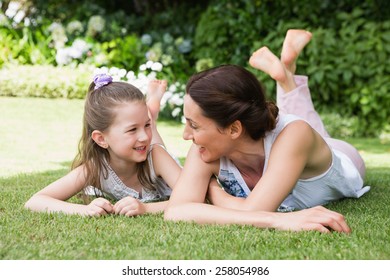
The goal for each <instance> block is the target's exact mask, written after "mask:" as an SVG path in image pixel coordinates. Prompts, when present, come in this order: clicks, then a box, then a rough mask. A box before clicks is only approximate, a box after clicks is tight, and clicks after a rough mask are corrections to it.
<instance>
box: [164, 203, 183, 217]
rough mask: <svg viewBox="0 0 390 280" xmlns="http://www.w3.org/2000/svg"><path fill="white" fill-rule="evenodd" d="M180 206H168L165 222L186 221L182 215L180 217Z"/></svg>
mask: <svg viewBox="0 0 390 280" xmlns="http://www.w3.org/2000/svg"><path fill="white" fill-rule="evenodd" d="M179 208H180V206H178V205H168V206H167V208H165V211H164V220H165V221H183V220H185V219H184V217H182V215H180V213H181V211H180V209H179Z"/></svg>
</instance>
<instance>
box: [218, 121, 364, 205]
mask: <svg viewBox="0 0 390 280" xmlns="http://www.w3.org/2000/svg"><path fill="white" fill-rule="evenodd" d="M296 120H302V119H301V118H299V117H297V116H295V115H283V116H279V119H278V122H277V124H276V128H275V129H274V130H272V131H270V132H268V133H267V134H266V136H265V138H264V152H265V162H264V168H263V174H264V172H265V171H266V170H267V166H268V160H269V155H270V153H271V148H272V145H273V143H274V142H275V140H276V138H277V137H278V135H279V134H280V132H281V131H282V130H283V129H284V128H285V127H286V126H287V125H288V124H289V123H291V122H293V121H296ZM331 151H332V164H331V166H330V167H329V169H328V170H327V171H326V172H324V173H323V174H321V175H319V176H316V177H313V178H310V179H300V180H298V182H297V183H296V185H295V187H294V188H293V189H292V191H291V193H290V194H289V195H288V196H287V197H286V199H285V200H284V201H283V202H282V204H281V205H280V206H279V208H278V211H293V210H299V209H304V208H310V207H314V206H317V205H324V204H327V203H329V202H331V201H335V200H338V199H340V198H343V197H353V198H359V197H360V196H362V195H363V194H365V193H366V192H368V191H369V190H370V187H363V179H362V178H361V176H360V174H359V172H358V170H357V169H356V167H355V166H354V165H353V163H352V161H351V160H350V159H349V158H348V157H347V156H346V155H345V154H344V153H342V152H340V151H338V150H335V149H332V148H331ZM280 178H281V180H283V176H282V174H281V177H280ZM218 180H219V182H220V183H221V185H222V187H223V189H224V190H225V191H226V192H227V193H229V194H231V195H233V196H236V197H247V196H248V195H249V193H250V192H251V191H250V189H249V188H248V186H247V185H246V183H245V181H244V179H243V178H242V176H241V174H240V172H239V170H238V169H237V167H236V166H235V165H234V164H233V162H232V161H231V160H229V159H228V158H226V157H223V158H221V159H220V170H219V174H218Z"/></svg>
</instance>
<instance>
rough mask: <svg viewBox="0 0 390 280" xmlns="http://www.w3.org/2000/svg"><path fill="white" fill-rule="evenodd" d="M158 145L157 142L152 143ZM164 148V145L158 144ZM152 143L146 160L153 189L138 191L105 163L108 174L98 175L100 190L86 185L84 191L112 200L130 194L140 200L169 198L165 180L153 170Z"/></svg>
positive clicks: (169, 190)
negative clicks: (105, 175) (125, 182)
mask: <svg viewBox="0 0 390 280" xmlns="http://www.w3.org/2000/svg"><path fill="white" fill-rule="evenodd" d="M154 145H159V144H154ZM159 146H161V147H162V148H164V149H165V147H164V146H162V145H159ZM152 149H153V145H151V146H150V148H149V151H148V156H147V160H148V162H149V166H150V176H151V178H152V181H153V182H155V186H156V188H155V189H153V190H150V189H147V188H142V192H141V193H139V192H137V191H136V190H134V189H132V188H131V187H128V186H126V185H125V184H124V183H123V182H122V180H121V179H120V178H119V177H118V175H117V174H116V173H115V171H114V170H112V168H111V166H110V165H109V164H107V167H108V168H107V169H108V176H107V178H104V177H103V175H102V176H101V177H100V185H101V188H102V189H101V190H99V189H97V188H94V187H91V186H90V187H88V188H87V190H86V193H87V194H89V195H99V196H108V197H109V198H111V199H113V200H116V201H117V200H120V199H122V198H124V197H127V196H132V197H134V198H137V199H139V200H140V201H141V202H153V201H161V200H167V199H169V196H170V195H171V192H172V189H171V188H170V187H169V186H168V185H167V184H166V183H165V181H164V180H163V179H162V178H161V177H158V176H157V175H156V173H155V171H154V167H153V157H152Z"/></svg>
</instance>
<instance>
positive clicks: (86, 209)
mask: <svg viewBox="0 0 390 280" xmlns="http://www.w3.org/2000/svg"><path fill="white" fill-rule="evenodd" d="M84 186H85V168H84V166H83V165H81V166H79V167H77V168H75V169H73V170H72V171H70V172H69V173H68V174H67V175H65V176H64V177H62V178H60V179H58V180H57V181H55V182H53V183H51V184H50V185H48V186H47V187H45V188H44V189H42V190H41V191H39V192H37V193H36V194H34V195H33V196H32V197H31V198H30V199H29V200H28V201H27V202H26V203H25V205H24V206H25V208H27V209H30V210H32V211H37V212H63V213H66V214H80V215H91V216H100V215H106V214H107V213H111V212H112V205H111V203H110V202H109V201H108V200H106V199H104V198H97V199H95V200H93V201H92V202H91V203H90V204H89V205H83V204H76V203H70V202H67V201H66V200H68V199H69V198H71V197H72V196H74V195H76V194H77V193H79V192H80V191H81V190H82V189H83V188H84Z"/></svg>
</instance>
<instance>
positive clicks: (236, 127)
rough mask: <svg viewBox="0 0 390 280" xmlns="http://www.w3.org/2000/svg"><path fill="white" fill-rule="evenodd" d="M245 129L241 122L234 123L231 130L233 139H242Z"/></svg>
mask: <svg viewBox="0 0 390 280" xmlns="http://www.w3.org/2000/svg"><path fill="white" fill-rule="evenodd" d="M243 129H244V128H243V127H242V124H241V122H240V121H239V120H236V121H234V122H233V123H232V124H231V125H230V128H229V133H230V136H231V137H232V139H237V138H238V137H240V135H241V134H242V131H243Z"/></svg>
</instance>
